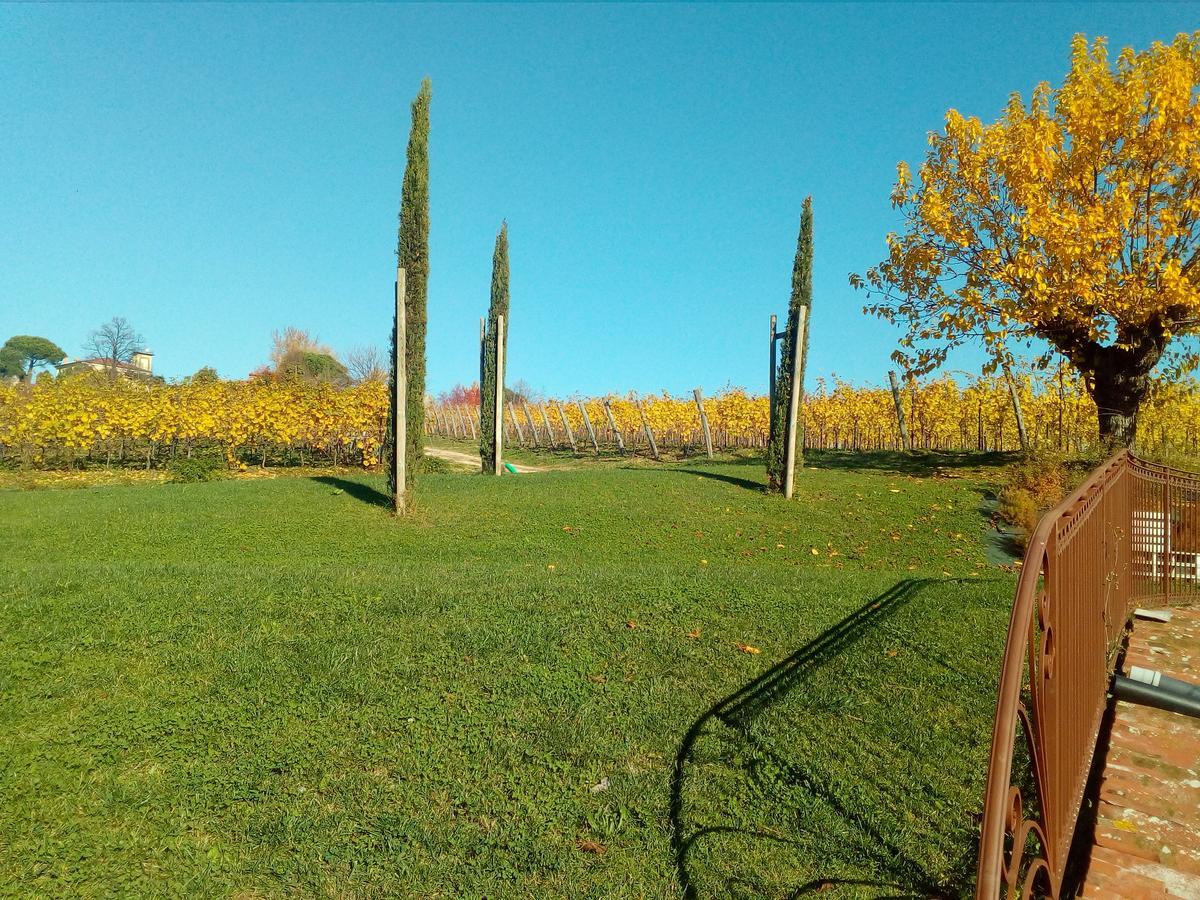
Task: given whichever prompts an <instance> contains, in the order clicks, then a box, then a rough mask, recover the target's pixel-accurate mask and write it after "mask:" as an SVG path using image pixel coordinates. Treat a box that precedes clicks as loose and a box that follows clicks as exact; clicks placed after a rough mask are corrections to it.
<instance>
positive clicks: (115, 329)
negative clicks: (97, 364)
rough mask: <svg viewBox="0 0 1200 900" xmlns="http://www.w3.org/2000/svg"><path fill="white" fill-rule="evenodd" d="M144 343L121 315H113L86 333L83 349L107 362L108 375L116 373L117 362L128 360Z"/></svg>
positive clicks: (143, 339)
mask: <svg viewBox="0 0 1200 900" xmlns="http://www.w3.org/2000/svg"><path fill="white" fill-rule="evenodd" d="M145 343H146V339H145V338H143V337H142V336H141V335H140V334H138V333H137V331H135V330H134V328H133V326H132V325H130V324H129V322H128V321H127V320H126V319H124V318H122V317H121V316H113V318H112V319H111V320H109V321H108V322H105V323H104V324H103V325H101V326H100V327H99V328H97V329H96V330H95V331H93V332H92V333H91V334H89V335H88V340H87V343H86V344H85V345H84V350H85V351H86V352H88V353H90V354H92V356H95V357H99V358H101V359H104V360H106V361H107V363H108V372H109V375H110V376H115V375H116V373H117V363H119V362H129V360H130V358H131V357H132V356H133V354H134V353H136V352H137V351H138V350H141V349H142V348H143V346H144V345H145Z"/></svg>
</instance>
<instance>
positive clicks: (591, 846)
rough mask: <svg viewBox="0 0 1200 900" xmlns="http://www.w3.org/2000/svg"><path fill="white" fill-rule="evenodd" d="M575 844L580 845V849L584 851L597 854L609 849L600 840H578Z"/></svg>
mask: <svg viewBox="0 0 1200 900" xmlns="http://www.w3.org/2000/svg"><path fill="white" fill-rule="evenodd" d="M575 846H576V847H578V848H579V849H580V850H582V851H583V852H584V853H595V854H597V855H599V854H601V853H603V852H604V851H605V850H607V849H608V848H607V847H605V846H604V845H603V844H601V843H600V842H599V841H578V842H577V843H576V844H575Z"/></svg>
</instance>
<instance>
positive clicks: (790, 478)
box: [783, 306, 808, 500]
mask: <svg viewBox="0 0 1200 900" xmlns="http://www.w3.org/2000/svg"><path fill="white" fill-rule="evenodd" d="M807 316H808V308H807V307H804V306H801V307H800V321H799V322H797V323H796V325H797V327H796V339H795V340H794V341H793V342H792V392H791V396H790V397H789V398H788V419H787V445H786V452H785V456H784V463H783V464H784V470H783V496H784V498H785V499H787V500H790V499H791V497H792V491H793V490H794V489H795V486H796V436H797V432H798V431H799V430H800V398H801V396H802V395H803V394H804V370H803V369H801V368H800V365H801V360H803V358H804V320H805V319H806V318H807Z"/></svg>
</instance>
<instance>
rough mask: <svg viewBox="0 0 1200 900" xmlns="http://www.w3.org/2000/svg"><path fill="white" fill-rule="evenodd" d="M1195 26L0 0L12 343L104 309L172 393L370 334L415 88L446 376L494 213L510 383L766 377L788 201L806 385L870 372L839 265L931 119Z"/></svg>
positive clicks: (4, 321) (786, 11)
mask: <svg viewBox="0 0 1200 900" xmlns="http://www.w3.org/2000/svg"><path fill="white" fill-rule="evenodd" d="M1196 28H1200V8H1197V7H1196V6H1191V5H1184V4H1171V5H1156V4H1150V3H1140V4H1134V3H1130V4H1113V5H1103V4H1088V5H1069V4H1055V5H1045V6H1043V5H1032V4H1029V5H1027V4H1012V5H983V4H966V5H951V4H945V5H915V4H914V5H883V4H871V5H816V4H813V5H807V4H801V5H789V6H745V5H739V6H721V5H702V6H658V5H654V6H649V5H616V6H608V5H587V6H552V5H533V6H508V5H480V6H398V5H396V6H393V5H341V6H339V5H255V6H249V5H246V6H242V5H233V4H218V5H194V6H157V5H136V6H113V5H71V6H34V5H2V6H0V234H2V235H3V240H2V241H0V340H3V338H4V337H7V336H8V335H10V334H14V333H30V334H40V335H44V336H47V337H50V338H51V339H53V340H55V341H56V342H58V343H59V344H61V345H62V347H63V348H64V349H65V350H66V351H67V352H68V353H70V354H72V355H77V354H79V353H80V352H81V351H82V348H83V343H84V341H85V339H86V336H87V334H88V332H89V331H90V330H91V329H92V328H94V327H95V326H96V325H98V324H100V323H101V322H103V321H105V320H107V319H109V318H111V317H112V316H114V315H121V316H124V317H126V318H127V319H129V320H130V321H131V322H132V323H133V324H134V325H135V326H136V327H137V328H138V329H139V330H140V331H141V332H142V334H143V335H144V336H145V337H146V339H147V343H148V344H149V346H150V347H151V348H152V349H153V350H154V351H155V353H156V370H157V371H159V372H161V373H162V374H164V375H167V376H168V377H179V376H183V375H187V374H190V373H192V372H194V371H195V370H196V369H198V368H200V367H201V366H204V365H212V366H215V367H216V368H217V369H218V371H219V372H220V373H221V374H222V375H224V376H227V377H242V376H244V375H245V374H246V373H247V372H248V371H249V370H250V369H252V368H254V367H255V366H257V365H259V364H261V363H263V362H264V361H265V360H266V358H267V352H268V349H269V346H270V336H271V332H272V331H273V330H275V329H279V328H282V327H284V326H286V325H295V326H298V327H301V328H305V329H308V330H309V331H310V332H313V333H315V334H317V335H319V336H320V338H321V339H322V340H323V341H324V342H326V343H328V344H330V345H332V346H333V347H334V348H335V349H336V350H338V351H345V350H347V349H349V348H351V347H354V346H357V345H363V344H372V343H373V344H377V345H384V346H386V336H387V329H388V328H389V327H390V306H391V283H392V278H393V272H394V266H395V243H396V214H397V209H398V202H399V189H400V181H401V176H402V172H403V167H404V149H405V142H406V140H407V134H408V125H409V111H408V109H409V102H410V101H411V98H412V96H413V94H414V93H415V92H416V89H417V87H418V84H419V82H420V79H421V78H422V77H423V76H425V75H428V76H430V77H431V78H432V79H433V87H434V99H433V111H432V139H431V159H432V162H431V176H430V180H431V194H432V202H431V218H432V233H431V240H430V243H431V257H432V260H431V268H432V271H431V276H430V285H429V292H430V295H429V361H428V362H429V386H430V389H431V390H432V391H434V392H440V391H443V390H446V389H447V388H449V387H450V386H452V385H453V384H455V383H456V382H459V381H464V382H469V381H470V380H472V378H473V377H474V374H475V369H476V365H477V358H478V357H477V345H476V341H477V337H478V319H479V316H480V315H482V314H483V313H484V312H485V311H486V307H487V301H488V287H489V280H490V267H491V254H492V245H493V241H494V237H495V233H496V231H497V229H498V228H499V226H500V222H501V220H502V219H505V218H507V220H508V223H509V234H510V243H511V260H512V263H511V264H512V316H511V320H512V321H511V332H510V346H509V354H510V370H509V371H510V378H522V379H524V380H526V381H527V382H528V383H529V384H531V385H532V386H533V387H535V388H539V389H541V390H544V391H547V392H550V393H557V394H564V395H565V394H569V393H574V392H577V391H578V392H583V393H599V392H607V391H623V390H629V389H636V390H640V391H659V390H663V389H667V390H670V391H672V392H674V393H681V392H684V391H687V390H690V388H692V387H694V386H696V385H701V386H703V387H705V389H706V390H716V389H719V388H721V387H723V386H725V385H727V384H735V385H743V386H746V387H748V388H750V389H752V390H756V391H761V390H763V389H764V388H765V381H766V346H765V340H766V332H767V317H768V316H769V314H770V313H772V312H776V313H780V314H782V313H784V311H785V309H786V305H787V298H788V291H789V285H790V277H791V267H792V256H793V254H794V252H795V241H796V231H797V227H798V223H799V212H800V203H801V200H802V199H803V197H804V196H805V195H806V194H812V195H813V198H814V206H815V216H816V258H815V267H814V268H815V302H814V312H813V319H812V347H811V351H810V357H809V359H810V371H811V372H812V373H813V376H814V377H815V376H817V375H826V376H828V375H829V374H831V373H837V374H838V375H840V376H842V377H845V378H849V379H851V380H854V381H859V382H878V381H879V380H880V379H881V378H883V377H884V373H885V372H886V370H887V368H888V367H889V362H888V355H889V353H890V352H891V351H892V350H893V349H894V347H895V341H896V337H897V332H895V331H894V330H892V329H891V328H890V327H888V326H886V325H885V324H883V323H881V322H879V321H878V320H874V319H869V318H867V317H866V316H864V315H863V314H862V312H861V308H862V305H863V300H864V298H863V297H862V295H860V294H857V293H856V292H854V291H852V290H851V289H850V288H849V287H848V285H847V274H848V273H849V272H851V271H859V272H861V271H863V270H864V269H865V268H866V267H868V266H870V265H871V264H873V263H875V262H878V261H879V259H880V258H881V257H882V254H883V251H884V236H885V235H886V234H887V232H888V231H889V230H891V229H894V228H895V227H897V220H896V218H895V215H894V213H893V211H892V210H891V208H890V205H889V202H888V193H889V190H890V187H891V184H892V181H893V176H894V174H895V164H896V162H897V161H898V160H901V159H906V160H909V161H910V162H912V163H914V164H916V163H918V162H919V161H920V159H921V158H922V155H923V152H924V147H925V135H926V133H927V132H928V131H930V130H932V129H936V128H938V127H939V126H940V124H941V121H942V118H943V115H944V113H945V110H946V109H947V108H949V107H955V108H957V109H959V110H960V111H962V112H964V113H966V114H978V115H980V116H982V117H984V118H985V119H989V120H990V119H994V118H995V117H996V116H997V115H998V114H999V112H1000V110H1001V108H1002V107H1003V105H1004V103H1005V101H1006V99H1007V97H1008V95H1009V94H1010V93H1011V92H1012V91H1021V92H1022V93H1024V94H1026V95H1027V94H1028V92H1029V90H1030V89H1031V88H1032V87H1033V85H1034V84H1035V83H1037V82H1038V81H1040V80H1050V81H1051V82H1054V83H1057V82H1059V81H1060V80H1061V78H1062V76H1063V74H1064V73H1065V71H1066V69H1067V65H1068V47H1069V42H1070V38H1071V36H1072V34H1074V33H1076V32H1080V31H1082V32H1085V33H1087V34H1089V35H1096V34H1103V35H1107V36H1108V38H1109V40H1110V43H1111V45H1113V46H1122V45H1126V44H1133V45H1135V46H1138V47H1143V46H1146V45H1147V44H1149V43H1150V42H1151V41H1153V40H1156V39H1163V40H1165V39H1169V38H1170V37H1172V36H1173V35H1174V34H1175V33H1176V32H1178V31H1191V30H1194V29H1196ZM979 361H980V360H979V359H978V357H977V356H976V355H975V354H972V353H960V354H959V355H958V356H957V357H955V358H954V359H953V362H952V366H953V367H961V368H967V369H972V368H977V367H978V365H979ZM810 384H811V382H810Z"/></svg>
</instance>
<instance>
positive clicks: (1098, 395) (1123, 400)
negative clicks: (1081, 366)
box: [1090, 370, 1150, 450]
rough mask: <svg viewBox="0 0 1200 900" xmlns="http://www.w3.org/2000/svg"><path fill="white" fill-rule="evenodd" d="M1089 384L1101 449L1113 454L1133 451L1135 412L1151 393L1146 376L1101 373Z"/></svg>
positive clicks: (1111, 372) (1135, 436) (1135, 426)
mask: <svg viewBox="0 0 1200 900" xmlns="http://www.w3.org/2000/svg"><path fill="white" fill-rule="evenodd" d="M1090 380H1091V385H1090V386H1091V394H1092V399H1093V400H1094V401H1095V402H1096V414H1097V418H1098V420H1099V426H1100V444H1101V446H1103V447H1106V448H1109V449H1114V450H1115V449H1117V448H1120V447H1132V446H1133V442H1134V440H1135V439H1136V438H1137V427H1138V409H1139V408H1140V407H1141V405H1142V401H1144V400H1145V399H1146V395H1147V394H1149V393H1150V377H1149V375H1139V374H1134V375H1130V374H1129V373H1126V372H1116V371H1112V370H1107V371H1106V370H1101V371H1098V372H1095V373H1094V374H1093V376H1092V378H1091V379H1090Z"/></svg>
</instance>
